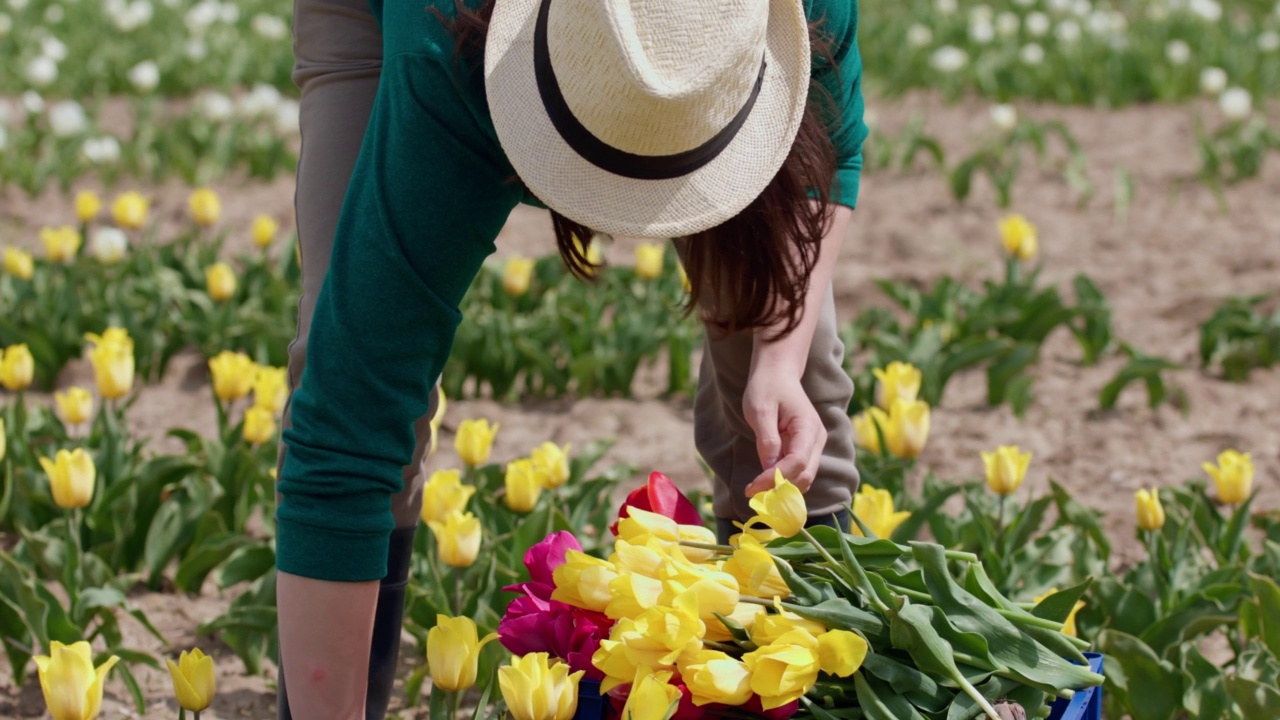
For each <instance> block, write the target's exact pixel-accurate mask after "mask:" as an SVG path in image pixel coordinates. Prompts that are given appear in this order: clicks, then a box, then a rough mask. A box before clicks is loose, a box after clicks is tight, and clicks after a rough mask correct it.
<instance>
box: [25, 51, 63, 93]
mask: <svg viewBox="0 0 1280 720" xmlns="http://www.w3.org/2000/svg"><path fill="white" fill-rule="evenodd" d="M57 79H58V63H57V61H55V60H54V59H53V58H51V57H49V56H47V55H37V56H36V57H33V58H31V62H29V63H27V82H29V83H31V84H32V85H33V86H35V87H38V88H43V87H49V86H50V85H52V84H53V81H54V80H57Z"/></svg>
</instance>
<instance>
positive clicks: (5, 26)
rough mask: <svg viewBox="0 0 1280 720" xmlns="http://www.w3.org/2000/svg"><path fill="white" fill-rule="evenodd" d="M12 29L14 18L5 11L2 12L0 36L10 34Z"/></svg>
mask: <svg viewBox="0 0 1280 720" xmlns="http://www.w3.org/2000/svg"><path fill="white" fill-rule="evenodd" d="M12 29H13V18H11V17H9V16H8V15H6V14H4V13H0V37H4V36H6V35H8V34H9V31H10V30H12Z"/></svg>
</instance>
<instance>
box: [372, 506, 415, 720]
mask: <svg viewBox="0 0 1280 720" xmlns="http://www.w3.org/2000/svg"><path fill="white" fill-rule="evenodd" d="M416 530H417V528H416V527H407V528H400V529H398V530H396V531H394V532H392V533H391V549H390V550H389V551H388V552H387V576H386V577H384V578H383V579H382V583H381V584H380V585H379V587H378V611H377V615H375V616H374V620H373V640H372V643H371V644H370V646H369V690H368V695H367V697H366V700H365V705H364V708H365V710H364V716H365V720H384V718H386V716H387V706H388V705H390V704H391V687H392V685H394V684H395V681H396V669H397V668H398V667H399V662H400V633H401V630H402V629H403V627H404V596H405V588H406V587H407V586H408V584H409V567H410V560H411V558H412V555H413V535H414V532H415V531H416Z"/></svg>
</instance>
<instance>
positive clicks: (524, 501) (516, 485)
mask: <svg viewBox="0 0 1280 720" xmlns="http://www.w3.org/2000/svg"><path fill="white" fill-rule="evenodd" d="M504 484H505V485H506V488H507V492H506V494H505V496H504V499H505V500H506V502H507V507H508V508H509V509H510V510H511V511H512V512H518V513H527V512H530V511H532V510H533V508H534V507H536V506H537V504H538V498H539V497H540V496H541V495H542V479H541V478H540V477H538V472H537V471H536V470H534V469H533V461H532V460H529V459H527V458H526V459H523V460H514V461H512V462H509V463H507V472H506V476H505V478H504Z"/></svg>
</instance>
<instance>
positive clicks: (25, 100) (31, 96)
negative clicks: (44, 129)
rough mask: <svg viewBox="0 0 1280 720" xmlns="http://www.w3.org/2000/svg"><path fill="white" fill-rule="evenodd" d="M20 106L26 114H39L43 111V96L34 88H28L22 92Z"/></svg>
mask: <svg viewBox="0 0 1280 720" xmlns="http://www.w3.org/2000/svg"><path fill="white" fill-rule="evenodd" d="M22 108H23V109H24V110H26V111H27V114H28V115H39V114H40V113H42V112H44V98H42V97H40V93H38V92H36V91H35V90H28V91H26V92H24V93H22Z"/></svg>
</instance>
